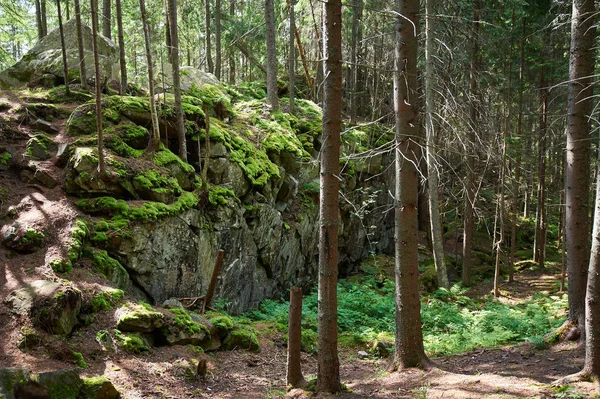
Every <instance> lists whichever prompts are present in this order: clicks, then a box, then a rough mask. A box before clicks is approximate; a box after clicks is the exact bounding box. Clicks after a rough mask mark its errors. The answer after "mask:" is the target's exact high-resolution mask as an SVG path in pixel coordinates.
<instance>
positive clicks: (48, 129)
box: [35, 119, 60, 134]
mask: <svg viewBox="0 0 600 399" xmlns="http://www.w3.org/2000/svg"><path fill="white" fill-rule="evenodd" d="M35 128H36V129H38V130H41V131H42V132H45V133H48V134H58V133H60V131H59V130H58V128H56V127H55V126H54V125H52V124H51V123H50V122H47V121H45V120H43V119H38V120H37V121H36V122H35Z"/></svg>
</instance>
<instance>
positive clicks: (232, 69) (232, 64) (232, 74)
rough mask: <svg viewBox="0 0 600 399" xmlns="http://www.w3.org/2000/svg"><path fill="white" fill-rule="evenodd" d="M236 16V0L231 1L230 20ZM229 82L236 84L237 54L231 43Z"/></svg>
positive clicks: (229, 48) (229, 51)
mask: <svg viewBox="0 0 600 399" xmlns="http://www.w3.org/2000/svg"><path fill="white" fill-rule="evenodd" d="M234 16H235V0H230V1H229V20H230V21H231V22H233V20H234ZM228 53H229V84H230V85H233V84H235V54H234V52H233V46H232V45H229V47H228Z"/></svg>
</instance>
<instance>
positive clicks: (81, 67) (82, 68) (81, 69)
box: [75, 0, 88, 90]
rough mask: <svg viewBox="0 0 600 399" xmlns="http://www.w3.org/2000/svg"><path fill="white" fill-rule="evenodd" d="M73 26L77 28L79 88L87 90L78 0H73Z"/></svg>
mask: <svg viewBox="0 0 600 399" xmlns="http://www.w3.org/2000/svg"><path fill="white" fill-rule="evenodd" d="M75 25H76V28H77V49H78V52H79V76H80V80H81V87H82V88H83V89H85V90H87V88H88V84H87V71H86V69H85V49H84V47H83V31H82V28H81V7H80V5H79V0H75Z"/></svg>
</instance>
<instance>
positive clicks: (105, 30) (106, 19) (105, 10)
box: [102, 0, 112, 39]
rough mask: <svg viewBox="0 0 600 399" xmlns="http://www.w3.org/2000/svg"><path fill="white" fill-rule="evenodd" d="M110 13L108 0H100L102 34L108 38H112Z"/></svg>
mask: <svg viewBox="0 0 600 399" xmlns="http://www.w3.org/2000/svg"><path fill="white" fill-rule="evenodd" d="M111 14H112V13H111V8H110V0H102V35H104V37H106V38H108V39H112V32H111V19H112V15H111Z"/></svg>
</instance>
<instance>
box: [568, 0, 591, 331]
mask: <svg viewBox="0 0 600 399" xmlns="http://www.w3.org/2000/svg"><path fill="white" fill-rule="evenodd" d="M595 12H596V10H595V7H594V1H593V0H574V1H573V15H572V19H571V51H570V60H569V95H568V100H567V109H568V112H567V161H566V170H565V190H566V194H565V199H566V241H567V242H566V244H567V270H568V276H569V282H568V287H569V288H568V290H569V315H568V319H569V321H571V322H572V323H575V324H577V325H578V328H580V329H583V327H584V326H585V297H584V292H585V288H586V280H587V266H588V260H589V254H590V248H589V241H588V240H587V239H583V237H587V236H588V234H589V216H588V212H589V210H588V203H589V201H588V197H589V192H588V190H589V187H590V181H589V176H590V142H589V133H590V127H589V120H588V118H589V116H590V115H591V110H592V108H591V106H592V102H591V101H592V95H593V86H592V83H593V81H592V77H591V76H592V75H593V73H594V43H595V29H594V28H593V26H594V21H595V18H594V15H595ZM582 335H584V334H582Z"/></svg>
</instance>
